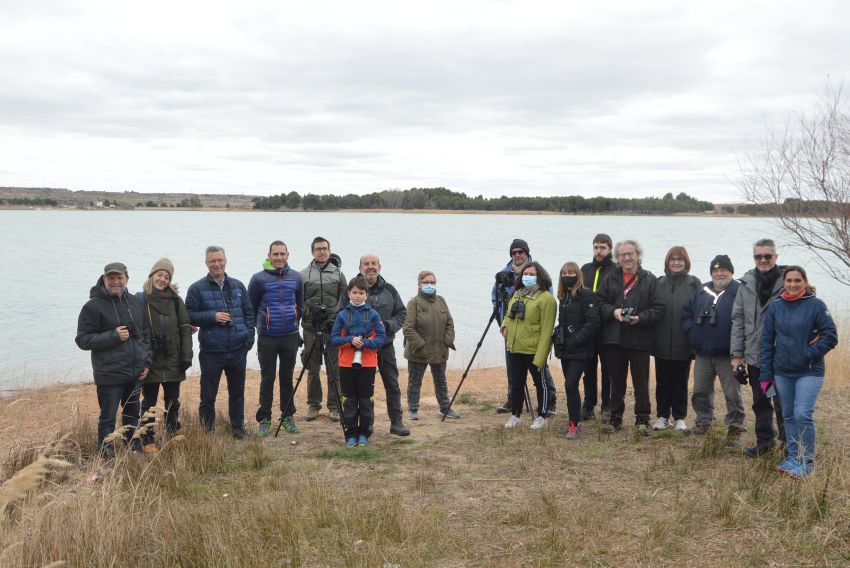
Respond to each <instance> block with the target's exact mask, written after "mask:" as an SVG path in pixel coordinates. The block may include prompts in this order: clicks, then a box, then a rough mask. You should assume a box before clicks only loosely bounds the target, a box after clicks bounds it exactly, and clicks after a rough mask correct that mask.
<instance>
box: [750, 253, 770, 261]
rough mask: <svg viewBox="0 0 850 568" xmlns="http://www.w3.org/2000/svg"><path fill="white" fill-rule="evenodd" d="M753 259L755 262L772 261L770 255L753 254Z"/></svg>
mask: <svg viewBox="0 0 850 568" xmlns="http://www.w3.org/2000/svg"><path fill="white" fill-rule="evenodd" d="M753 258H754V259H756V260H757V261H758V260H767V261H771V260H773V255H772V254H754V255H753Z"/></svg>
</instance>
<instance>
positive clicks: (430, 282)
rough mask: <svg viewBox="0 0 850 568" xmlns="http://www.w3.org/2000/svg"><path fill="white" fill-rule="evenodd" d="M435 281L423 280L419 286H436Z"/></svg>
mask: <svg viewBox="0 0 850 568" xmlns="http://www.w3.org/2000/svg"><path fill="white" fill-rule="evenodd" d="M436 283H437V281H436V280H423V281H422V282H420V284H436Z"/></svg>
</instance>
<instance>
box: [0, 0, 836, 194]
mask: <svg viewBox="0 0 850 568" xmlns="http://www.w3.org/2000/svg"><path fill="white" fill-rule="evenodd" d="M284 6H285V7H284ZM0 30H2V33H0V77H2V81H0V185H3V186H10V185H12V186H39V187H41V186H49V187H66V188H69V189H74V190H80V189H96V190H112V191H123V190H136V191H141V192H159V191H166V192H169V191H171V192H187V191H188V192H201V193H246V194H260V195H271V194H278V193H282V192H289V191H292V190H295V191H298V192H299V193H301V194H302V195H303V194H305V193H310V192H312V193H337V194H343V193H360V194H362V193H368V192H372V191H380V190H383V189H392V188H398V189H407V188H410V187H436V186H443V187H447V188H450V189H453V190H456V191H463V192H465V193H467V194H469V195H478V194H483V195H485V196H499V195H573V194H578V195H584V196H595V195H608V196H635V197H643V196H648V195H657V196H661V195H663V194H664V193H667V192H668V191H669V192H673V193H674V194H675V193H678V192H680V191H684V192H686V193H689V194H691V195H694V196H697V197H700V198H704V199H709V200H712V201H735V200H740V199H741V197H740V195H739V194H738V191H737V190H736V189H735V187H734V185H733V183H732V181H734V176H735V173H736V171H737V166H736V154H740V153H741V152H742V151H744V150H745V148H746V146H747V143H748V141H753V140H757V139H759V138H760V137H761V135H762V133H763V131H764V128H765V125H766V124H781V123H782V122H784V121H785V120H786V119H787V118H788V116H789V114H790V113H792V112H794V111H799V110H801V109H803V110H805V109H808V108H810V107H811V105H812V104H813V103H814V102H815V101H816V99H817V97H818V96H819V95H820V94H822V92H823V89H824V86H825V85H826V84H827V83H828V82H832V83H833V84H837V83H839V82H840V81H841V80H842V79H844V78H846V77H848V75H850V55H848V54H850V2H847V1H846V0H836V1H808V2H786V1H775V0H773V1H747V2H741V1H740V0H738V1H732V2H725V1H720V2H718V1H713V2H700V3H692V2H681V1H679V0H676V1H670V2H648V1H640V2H634V1H629V2H563V1H560V2H532V1H530V0H526V1H525V2H507V1H505V2H497V1H489V2H463V1H461V0H455V1H454V2H434V1H431V2H419V3H416V5H413V3H409V2H369V1H361V2H351V1H345V2H323V1H315V0H313V1H311V2H297V3H296V2H279V1H269V2H256V1H251V0H240V1H238V2H232V1H229V2H221V3H219V2H210V1H204V2H190V1H183V0H181V1H177V2H175V1H169V2H159V1H148V2H133V3H130V2H116V1H114V0H111V1H107V2H100V1H92V0H85V1H82V0H80V1H67V2H47V1H45V2H22V1H20V0H0Z"/></svg>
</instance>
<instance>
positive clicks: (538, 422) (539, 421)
mask: <svg viewBox="0 0 850 568" xmlns="http://www.w3.org/2000/svg"><path fill="white" fill-rule="evenodd" d="M545 427H546V419H545V418H543V417H542V416H538V417H537V418H535V419H534V422H532V423H531V429H532V430H540V429H541V428H545Z"/></svg>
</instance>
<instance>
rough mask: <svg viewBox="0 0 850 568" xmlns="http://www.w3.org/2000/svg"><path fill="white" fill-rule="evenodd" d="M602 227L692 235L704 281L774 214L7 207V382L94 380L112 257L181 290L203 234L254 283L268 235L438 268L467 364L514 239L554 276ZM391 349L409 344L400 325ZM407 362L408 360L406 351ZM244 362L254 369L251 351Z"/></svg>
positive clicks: (387, 266)
mask: <svg viewBox="0 0 850 568" xmlns="http://www.w3.org/2000/svg"><path fill="white" fill-rule="evenodd" d="M597 232H607V233H609V234H610V235H612V237H613V238H614V240H615V241H616V240H618V239H625V238H634V239H637V240H638V241H639V242H640V243H641V244H642V245H643V247H644V249H645V258H644V266H645V267H646V268H647V269H649V270H650V271H652V272H654V273H655V274H656V275H658V274H661V273H662V271H663V266H662V263H663V260H664V255H665V254H666V252H667V250H668V249H669V248H670V246H673V245H679V244H681V245H684V246H686V247H687V248H688V251H689V252H690V255H691V259H692V263H693V269H692V270H691V272H692V273H693V274H696V275H697V276H699V277H700V278H701V279H703V280H707V279H708V264H709V262H710V260H711V259H712V258H714V256H715V255H716V254H719V253H725V254H728V255H729V256H730V257H731V258H732V262H733V263H734V265H735V267H736V275H737V276H741V275H743V273H744V272H745V271H746V270H748V269H749V268H751V267H752V265H753V261H752V256H751V255H752V249H751V245H752V242H753V241H755V240H756V239H758V238H761V237H763V236H774V237H775V236H776V235H777V234H778V231H777V230H776V229H775V225H774V224H773V222H772V221H771V220H770V219H733V218H725V217H724V218H703V217H625V216H588V217H574V216H556V215H440V214H396V213H260V212H256V213H255V212H250V213H249V212H191V211H162V212H160V211H0V235H2V238H3V243H4V246H3V247H2V249H1V250H0V265H2V267H3V268H2V273H0V274H2V276H0V279H2V289H3V290H4V291H5V292H6V294H7V296H6V298H7V300H6V302H5V309H4V317H3V321H2V325H0V346H2V347H0V391H3V390H9V389H17V388H29V387H36V386H42V385H48V384H55V383H58V382H83V381H90V380H91V368H90V363H89V354H88V353H87V352H84V351H80V350H79V349H78V348H77V346H76V344H75V343H74V335H75V333H76V325H77V316H78V314H79V311H80V308H81V306H82V305H83V303H84V302H85V301H86V300H87V299H88V292H89V288H90V287H91V286H92V285H93V284H94V283H95V281H96V280H97V278H98V276H99V275H100V273H101V271H102V269H103V266H104V265H105V264H106V263H108V262H111V261H114V260H118V261H121V262H124V263H126V264H127V266H128V269H129V272H130V282H129V288H130V290H131V291H133V292H136V291H138V290H140V289H141V286H142V284H143V282H144V280H145V279H146V278H147V274H148V271H149V270H150V268H151V266H152V265H153V263H154V262H155V261H156V260H157V259H158V258H160V257H162V256H168V257H169V258H171V259H172V260H173V261H174V265H175V275H174V276H175V278H174V280H175V282H177V283H179V284H180V285H181V288H180V290H181V294H182V295H184V297H185V292H186V290H187V289H188V287H189V285H190V284H191V283H192V282H194V281H195V280H197V279H198V278H201V277H202V276H204V274H205V273H206V268H205V266H204V248H205V247H206V246H207V245H210V244H217V245H221V246H223V247H225V249H226V250H227V258H228V267H227V272H228V274H230V275H231V276H233V277H235V278H238V279H239V280H242V281H243V282H244V283H245V284H246V285H247V283H248V280H249V279H250V278H251V275H252V274H253V273H255V272H257V271H259V270H260V269H261V264H262V262H263V260H264V259H265V256H266V252H267V250H268V245H269V243H270V242H271V241H273V240H276V239H280V240H283V241H284V242H286V243H287V245H288V247H289V251H290V259H289V263H290V266H292V267H293V268H296V269H298V270H301V269H302V268H304V267H305V266H306V265H307V264H308V263H309V262H310V260H311V256H310V242H311V241H312V239H313V237H315V236H316V235H322V236H324V237H325V238H327V239H328V240H330V242H331V249H332V250H333V251H334V252H336V253H337V254H339V255H340V256H341V257H342V260H343V271H344V272H345V275H346V276H347V277H348V278H351V277H352V276H354V275H355V274H356V273H357V272H358V260H359V257H360V256H361V255H362V254H366V253H375V254H377V255H379V256H380V258H381V264H382V266H383V269H382V275H383V276H384V277H385V278H386V279H387V280H388V281H389V282H391V283H392V284H394V285H395V286H396V288H398V290H399V292H400V294H401V296H402V299H403V300H404V301H405V302H406V301H407V300H408V299H410V298H411V297H412V296H413V295H414V294H415V293H416V276H417V274H418V273H419V271H420V270H422V269H426V268H427V269H430V270H433V271H434V272H435V273H436V274H437V288H438V293H439V294H441V295H443V296H444V297H445V298H446V300H447V301H448V304H449V307H450V309H451V311H452V315H453V317H454V320H455V326H456V329H457V342H456V345H457V348H458V350H457V352H454V353H452V355H451V358H450V359H449V365H450V366H451V367H453V368H464V367H465V366H466V365H467V363H468V362H469V358H470V357H471V355H472V352H473V351H474V349H475V345H476V344H477V343H478V341H479V339H480V337H481V334H482V333H483V331H484V327H485V325H486V323H487V320H488V318H489V316H490V313H491V306H490V288H491V286H492V283H493V275H494V274H495V272H496V271H497V270H499V269H501V268H502V267H503V266H504V265H505V263H506V262H507V261H508V247H509V244H510V242H511V240H512V239H513V238H515V237H521V238H524V239H526V240H527V241H528V242H529V244H530V247H531V254H532V257H533V258H534V259H535V260H537V261H539V262H541V263H542V264H543V266H544V267H546V268H547V269H548V270H550V271H551V272H553V273H554V272H556V271H557V270H558V269H559V268H560V266H561V265H562V264H563V263H564V262H565V261H567V260H574V261H576V262H578V263H579V264H583V263H584V262H587V261H589V260H590V259H591V239H592V238H593V235H595V234H596V233H597ZM780 262H781V263H783V264H790V263H797V264H801V265H803V266H806V267H808V269H809V272H810V274H809V275H810V279H811V280H812V281H813V282H814V283H815V284H816V285H817V287H818V295H819V296H820V297H821V298H823V299H824V300H825V301H826V302H827V303H828V304H829V305H830V307H831V309H832V311H833V312H834V313H835V314H836V316H837V318H841V317H842V316H843V315H844V313H845V312H846V310H847V300H846V297H847V296H846V288H844V287H843V286H841V285H839V284H836V283H834V282H833V281H831V280H829V279H828V278H827V277H826V276H824V275H823V274H822V272H821V271H820V270H819V269H818V268H817V267H816V265H815V263H814V262H813V260H812V257H811V254H810V253H808V252H806V251H802V250H799V249H795V248H792V247H780ZM396 347H397V350H398V351H400V350H401V337H400V336H399V337H397V338H396ZM501 349H502V347H501V341H500V339H499V337H498V332H497V330H496V329H495V328H491V330H490V331H489V333H488V335H487V338H486V340H485V342H484V345H483V347H482V349H481V352H480V353H479V354H478V356H477V357H476V359H475V362H474V365H473V368H477V367H485V366H494V365H501V364H503V359H502V351H501ZM399 360H400V361H399V362H400V363H401V364H403V363H404V359H403V357H401V353H399ZM248 361H249V365H251V366H252V367H257V358H256V354H255V353H252V354H250V355H249V356H248ZM197 369H198V368H197V344H196V363H195V367H194V369H193V370H194V371H197ZM296 370H300V365H299V367H297V369H296Z"/></svg>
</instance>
